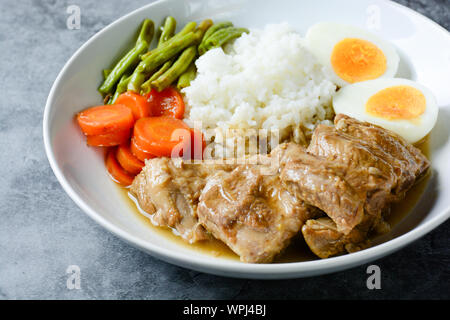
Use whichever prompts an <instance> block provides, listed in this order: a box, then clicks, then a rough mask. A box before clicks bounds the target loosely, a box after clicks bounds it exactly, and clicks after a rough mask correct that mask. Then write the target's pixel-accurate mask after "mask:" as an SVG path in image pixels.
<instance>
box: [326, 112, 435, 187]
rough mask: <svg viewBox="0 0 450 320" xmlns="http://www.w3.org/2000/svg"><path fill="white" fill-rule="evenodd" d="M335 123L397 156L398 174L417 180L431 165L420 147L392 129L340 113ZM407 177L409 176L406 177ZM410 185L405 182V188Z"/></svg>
mask: <svg viewBox="0 0 450 320" xmlns="http://www.w3.org/2000/svg"><path fill="white" fill-rule="evenodd" d="M334 123H335V127H336V129H337V130H338V131H340V132H343V133H346V134H348V135H351V136H353V137H355V138H357V139H360V140H362V141H365V142H366V143H369V144H371V145H372V146H373V147H378V148H380V149H382V150H384V151H385V153H386V154H388V155H391V156H392V157H394V158H396V159H397V160H398V161H399V162H400V164H399V165H398V166H396V169H398V170H399V171H400V172H398V175H406V176H408V175H412V176H413V179H412V180H414V181H415V180H417V179H419V178H420V177H421V176H423V175H424V174H425V173H426V172H427V170H428V168H429V167H430V162H429V161H428V159H427V158H426V157H425V156H424V155H423V153H422V152H421V151H420V150H419V149H417V148H416V147H414V146H413V145H412V144H410V143H408V142H407V141H405V140H404V139H403V138H402V137H400V136H399V135H397V134H395V133H393V132H391V131H388V130H385V129H383V128H381V127H379V126H376V125H373V124H370V123H368V122H360V121H358V120H356V119H353V118H350V117H348V116H346V115H343V114H338V115H337V116H336V117H335V120H334ZM405 179H407V178H406V177H405ZM409 186H410V184H405V186H404V188H405V189H408V187H409ZM401 191H403V190H401ZM401 191H400V192H398V193H401Z"/></svg>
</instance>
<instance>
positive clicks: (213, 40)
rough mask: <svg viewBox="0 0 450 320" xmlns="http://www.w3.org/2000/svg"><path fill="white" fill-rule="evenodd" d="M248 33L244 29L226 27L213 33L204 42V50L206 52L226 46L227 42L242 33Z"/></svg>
mask: <svg viewBox="0 0 450 320" xmlns="http://www.w3.org/2000/svg"><path fill="white" fill-rule="evenodd" d="M244 32H245V33H248V32H249V31H248V29H245V28H234V27H228V28H224V29H220V30H218V31H216V32H214V33H213V34H212V35H211V36H210V37H209V38H208V39H207V40H206V41H205V48H206V50H207V51H208V50H211V49H213V48H218V47H221V46H223V45H224V44H226V43H227V42H229V41H231V40H233V39H236V38H239V37H240V36H241V35H242V34H243V33H244Z"/></svg>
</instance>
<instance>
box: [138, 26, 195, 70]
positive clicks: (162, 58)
mask: <svg viewBox="0 0 450 320" xmlns="http://www.w3.org/2000/svg"><path fill="white" fill-rule="evenodd" d="M198 37H199V34H198V33H197V32H196V33H194V32H189V33H187V34H185V35H183V36H181V37H176V36H175V37H173V38H171V39H169V40H168V41H167V42H165V43H164V44H162V45H161V47H159V48H156V49H154V50H152V51H151V54H150V55H149V56H148V57H147V58H146V59H145V60H143V61H141V63H140V64H139V65H138V67H137V68H136V70H140V71H143V72H146V73H150V72H152V71H154V70H155V69H156V68H157V67H159V66H160V65H162V64H164V63H165V62H166V61H168V60H170V59H172V58H173V57H175V56H176V55H177V54H178V53H180V52H181V51H183V50H184V49H185V48H187V47H189V46H191V45H193V44H196V43H197V42H198Z"/></svg>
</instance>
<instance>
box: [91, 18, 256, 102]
mask: <svg viewBox="0 0 450 320" xmlns="http://www.w3.org/2000/svg"><path fill="white" fill-rule="evenodd" d="M176 27H177V22H176V20H175V18H173V17H170V16H169V17H167V18H166V19H165V20H164V23H163V24H162V26H161V27H160V28H159V29H158V32H156V34H157V36H156V38H157V45H156V47H155V48H153V49H150V46H151V43H152V40H153V38H154V37H155V25H154V23H153V21H152V20H149V19H145V20H144V21H143V23H142V26H141V28H140V32H139V35H138V38H137V40H136V43H135V46H134V47H133V48H132V49H131V50H130V51H128V52H127V53H126V54H125V55H124V56H123V57H122V58H121V59H120V60H119V62H117V64H116V65H115V66H113V68H111V69H104V70H103V76H104V79H105V80H104V82H103V83H102V85H101V86H100V88H99V91H100V93H101V94H102V95H103V96H104V98H105V101H106V102H107V103H109V104H113V103H114V102H115V101H116V99H117V97H118V96H119V95H120V94H122V93H124V92H126V91H132V92H135V93H138V94H147V93H148V92H150V91H151V90H152V89H156V90H157V91H159V92H161V91H162V90H164V89H166V88H168V87H169V86H171V85H173V84H176V86H177V88H178V89H182V88H185V87H188V86H189V85H190V82H191V81H192V80H193V79H195V77H196V73H197V70H196V67H195V60H196V59H197V58H198V57H199V56H200V55H203V54H205V53H206V52H207V51H208V50H211V49H214V48H218V47H221V46H223V45H225V44H226V43H228V42H230V41H232V40H234V39H236V38H238V37H240V36H241V35H242V34H243V33H244V32H245V33H248V32H249V31H248V30H247V29H245V28H235V27H234V26H233V24H232V23H231V22H220V23H217V24H214V23H213V22H212V20H210V19H207V20H204V21H202V22H201V23H199V24H198V25H197V23H196V22H189V23H187V24H186V25H185V26H184V27H183V28H182V29H181V30H180V31H179V32H178V33H176V32H175V30H176Z"/></svg>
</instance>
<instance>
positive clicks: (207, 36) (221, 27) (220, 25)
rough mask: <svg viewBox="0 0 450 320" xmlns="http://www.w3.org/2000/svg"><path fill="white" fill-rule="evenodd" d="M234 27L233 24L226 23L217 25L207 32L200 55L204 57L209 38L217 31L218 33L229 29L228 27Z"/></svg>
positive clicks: (201, 45) (200, 47)
mask: <svg viewBox="0 0 450 320" xmlns="http://www.w3.org/2000/svg"><path fill="white" fill-rule="evenodd" d="M232 26H233V23H231V22H229V21H226V22H220V23H216V24H214V25H213V26H212V27H211V28H209V29H208V31H206V33H205V36H204V37H203V40H202V42H201V43H200V45H199V47H198V49H199V53H200V55H202V54H204V53H205V52H206V48H205V41H206V40H208V38H209V37H210V36H211V35H212V34H214V33H215V32H216V31H218V30H220V29H224V28H228V27H232Z"/></svg>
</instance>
